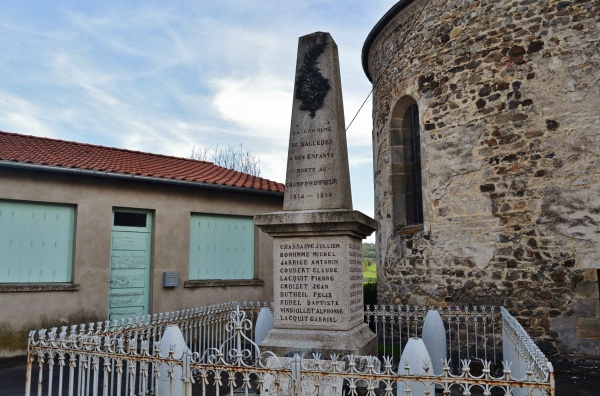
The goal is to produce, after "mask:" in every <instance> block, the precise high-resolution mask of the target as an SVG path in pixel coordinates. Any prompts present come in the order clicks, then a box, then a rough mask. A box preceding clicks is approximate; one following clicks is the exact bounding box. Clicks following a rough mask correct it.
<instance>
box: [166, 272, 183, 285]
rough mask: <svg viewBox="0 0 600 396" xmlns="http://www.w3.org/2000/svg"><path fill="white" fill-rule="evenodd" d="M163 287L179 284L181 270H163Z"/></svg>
mask: <svg viewBox="0 0 600 396" xmlns="http://www.w3.org/2000/svg"><path fill="white" fill-rule="evenodd" d="M162 285H163V287H177V286H179V272H175V271H167V272H163V283H162Z"/></svg>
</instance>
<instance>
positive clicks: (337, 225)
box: [254, 32, 376, 356]
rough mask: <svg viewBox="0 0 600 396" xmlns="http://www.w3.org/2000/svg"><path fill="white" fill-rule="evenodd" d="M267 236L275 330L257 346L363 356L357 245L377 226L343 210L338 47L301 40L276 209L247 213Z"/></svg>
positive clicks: (345, 181) (320, 39)
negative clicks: (281, 190) (282, 190)
mask: <svg viewBox="0 0 600 396" xmlns="http://www.w3.org/2000/svg"><path fill="white" fill-rule="evenodd" d="M254 221H255V224H256V225H257V226H258V227H260V228H261V229H262V230H263V231H265V232H267V233H268V234H269V235H271V236H272V237H273V238H274V248H273V255H274V256H273V258H274V260H273V262H274V271H273V278H274V279H273V282H274V296H273V297H274V318H275V323H274V329H273V330H271V331H270V332H269V334H268V336H267V338H266V339H265V340H264V341H263V343H262V344H261V347H262V348H263V349H266V350H271V351H273V352H274V353H275V354H277V355H279V356H284V355H289V354H291V353H302V352H304V353H309V352H321V353H323V354H325V355H326V356H327V355H328V354H331V353H337V354H342V355H346V354H355V355H368V354H375V353H376V339H375V334H373V333H372V332H371V331H370V330H369V328H368V327H367V326H366V325H365V324H364V314H363V309H364V307H363V286H362V283H363V277H362V239H364V238H365V237H367V236H368V235H370V234H371V233H372V232H373V231H374V230H375V228H376V222H375V221H374V220H373V219H371V218H370V217H367V216H366V215H364V214H362V213H360V212H358V211H354V210H352V195H351V190H350V174H349V171H348V150H347V145H346V132H345V124H344V109H343V103H342V87H341V83H340V71H339V60H338V53H337V46H336V44H335V42H334V41H333V39H332V38H331V35H329V33H322V32H317V33H313V34H309V35H307V36H303V37H300V39H299V42H298V58H297V64H296V81H295V87H294V103H293V110H292V122H291V127H290V143H289V151H288V162H287V173H286V189H285V197H284V203H283V212H276V213H269V214H265V215H259V216H255V217H254Z"/></svg>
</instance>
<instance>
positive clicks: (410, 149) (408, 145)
mask: <svg viewBox="0 0 600 396" xmlns="http://www.w3.org/2000/svg"><path fill="white" fill-rule="evenodd" d="M420 142H421V140H420V128H419V108H418V106H417V103H416V102H415V101H414V99H412V98H410V97H404V98H402V99H400V100H399V101H398V103H396V106H395V108H394V111H393V112H392V120H391V130H390V145H391V147H390V148H391V160H392V174H391V187H392V188H391V190H392V205H393V221H394V228H395V229H396V230H398V229H400V228H401V227H403V226H408V225H414V224H420V223H422V222H423V192H422V191H423V188H422V180H421V145H420Z"/></svg>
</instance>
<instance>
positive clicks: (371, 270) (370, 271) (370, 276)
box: [363, 264, 377, 283]
mask: <svg viewBox="0 0 600 396" xmlns="http://www.w3.org/2000/svg"><path fill="white" fill-rule="evenodd" d="M376 281H377V264H372V265H369V266H368V267H366V268H365V269H364V271H363V282H365V283H366V282H376Z"/></svg>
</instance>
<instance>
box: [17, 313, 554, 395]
mask: <svg viewBox="0 0 600 396" xmlns="http://www.w3.org/2000/svg"><path fill="white" fill-rule="evenodd" d="M266 305H267V304H262V306H266ZM260 308H261V304H241V305H238V304H237V303H228V304H222V305H215V306H209V307H203V308H198V309H194V310H186V311H179V312H174V313H167V314H163V315H155V316H152V317H146V318H138V319H131V320H127V321H119V322H110V323H109V322H105V323H99V324H94V325H80V326H71V328H70V331H67V330H68V328H67V327H63V328H62V329H61V330H60V331H58V330H57V329H56V328H53V329H51V330H50V331H46V330H39V331H34V332H31V334H30V337H29V356H28V366H27V382H26V395H30V394H37V395H39V396H41V395H46V394H47V395H79V396H84V395H85V396H89V395H92V396H96V395H157V394H161V395H162V394H167V395H168V394H177V395H179V394H183V395H191V394H194V395H220V394H228V395H233V394H234V393H235V394H237V393H240V394H253V393H260V394H273V395H301V394H302V395H338V394H340V395H341V394H342V393H344V394H350V395H359V394H361V395H362V394H368V395H372V396H374V395H386V396H387V395H389V396H391V395H396V393H397V388H398V387H399V386H400V388H402V389H404V392H405V393H403V394H405V395H412V396H415V395H420V394H431V395H433V394H434V393H435V389H436V387H437V393H441V394H444V395H476V394H481V395H495V394H515V395H521V394H523V395H554V377H553V370H552V365H551V364H550V363H549V362H548V361H547V360H546V358H545V357H544V355H543V354H542V353H541V352H540V351H539V349H538V348H537V347H536V346H535V344H534V343H533V342H532V340H531V338H530V337H529V336H528V335H527V334H526V332H525V330H524V329H523V328H522V327H521V325H520V324H519V323H518V322H517V321H516V320H515V319H514V318H513V317H512V316H510V314H508V312H507V311H506V310H504V309H503V308H501V309H500V310H499V311H498V310H494V309H485V308H483V307H479V308H478V309H473V308H471V309H464V308H463V309H450V310H448V309H446V310H440V313H441V316H442V318H443V319H444V322H445V330H446V335H447V340H448V342H447V356H448V357H449V359H448V360H446V361H445V362H444V365H443V373H441V374H439V375H421V374H419V375H417V374H413V373H414V372H415V371H416V370H415V367H412V368H411V367H410V366H402V367H398V358H399V356H400V354H401V351H402V348H403V347H404V345H405V343H406V341H407V339H408V337H412V336H415V335H416V336H419V335H420V334H421V331H422V325H423V320H424V317H425V315H426V313H427V309H425V308H422V307H393V308H392V307H375V308H369V309H367V310H366V311H365V320H366V322H367V323H368V324H369V325H370V326H371V328H372V329H373V330H376V331H377V333H378V338H379V341H380V349H379V350H380V356H379V357H355V356H345V357H342V356H327V357H323V356H320V355H314V356H302V357H300V356H296V357H294V358H281V357H277V356H275V355H273V354H272V353H270V352H264V351H260V348H259V347H258V346H257V345H256V344H254V342H253V327H254V326H253V324H254V321H255V318H256V315H257V314H258V311H259V310H260ZM168 325H177V326H178V327H179V328H180V329H181V332H182V334H183V338H184V339H185V342H186V344H187V347H189V348H190V349H189V351H187V352H185V353H183V354H178V353H177V350H176V346H175V345H169V346H168V347H165V346H164V345H163V346H162V349H161V344H160V341H161V338H162V335H163V333H164V331H165V329H166V327H167V326H168ZM500 344H501V346H500ZM502 354H503V355H504V361H500V359H501V358H502V357H501V355H502ZM427 373H428V374H432V371H431V370H429V371H427ZM159 384H162V385H160V386H159ZM436 385H437V386H436ZM174 392H176V393H174Z"/></svg>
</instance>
